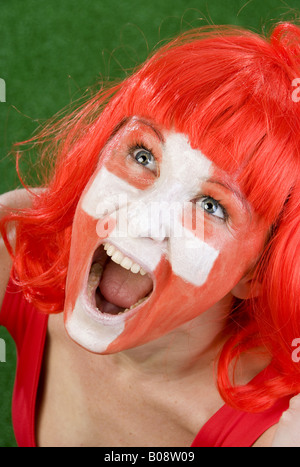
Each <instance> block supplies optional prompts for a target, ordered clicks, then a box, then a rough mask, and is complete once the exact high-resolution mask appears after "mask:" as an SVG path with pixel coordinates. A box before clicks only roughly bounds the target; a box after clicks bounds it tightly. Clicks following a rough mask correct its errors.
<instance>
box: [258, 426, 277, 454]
mask: <svg viewBox="0 0 300 467" xmlns="http://www.w3.org/2000/svg"><path fill="white" fill-rule="evenodd" d="M277 426H278V424H276V425H273V426H271V427H270V428H269V429H268V430H266V431H265V432H264V433H263V434H262V435H261V436H260V437H259V438H258V440H257V441H256V442H255V443H254V444H253V446H252V447H254V448H269V447H271V446H272V442H273V439H274V436H275V432H276V430H277Z"/></svg>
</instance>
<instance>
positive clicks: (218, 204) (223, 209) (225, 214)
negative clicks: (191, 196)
mask: <svg viewBox="0 0 300 467" xmlns="http://www.w3.org/2000/svg"><path fill="white" fill-rule="evenodd" d="M205 199H208V200H211V201H213V202H215V203H216V204H217V209H218V208H220V209H221V210H222V213H223V216H224V217H220V216H215V215H214V214H213V213H210V212H207V211H205V212H206V214H208V215H209V216H212V217H214V218H215V219H218V220H220V221H221V222H226V221H227V220H228V218H229V215H228V212H227V210H226V209H225V208H224V206H223V205H222V203H221V202H220V201H219V200H217V199H215V198H213V197H212V196H209V195H202V196H200V197H198V198H197V199H195V200H194V202H195V203H197V202H200V200H205ZM203 210H204V208H203Z"/></svg>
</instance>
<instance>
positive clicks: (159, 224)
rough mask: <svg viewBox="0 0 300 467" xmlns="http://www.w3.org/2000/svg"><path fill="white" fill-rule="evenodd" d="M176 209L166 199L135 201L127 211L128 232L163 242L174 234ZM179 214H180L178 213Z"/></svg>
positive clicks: (132, 235)
mask: <svg viewBox="0 0 300 467" xmlns="http://www.w3.org/2000/svg"><path fill="white" fill-rule="evenodd" d="M175 211H176V209H175V210H174V206H172V205H170V203H168V202H166V201H164V202H162V201H157V200H156V201H155V200H154V201H149V202H147V203H146V202H135V203H132V204H130V206H129V208H128V213H127V222H128V234H129V236H131V237H147V238H152V239H154V240H156V241H158V242H163V241H164V240H165V239H167V238H168V237H170V235H171V234H172V230H173V226H174V222H175V216H176V212H175ZM177 216H178V214H177Z"/></svg>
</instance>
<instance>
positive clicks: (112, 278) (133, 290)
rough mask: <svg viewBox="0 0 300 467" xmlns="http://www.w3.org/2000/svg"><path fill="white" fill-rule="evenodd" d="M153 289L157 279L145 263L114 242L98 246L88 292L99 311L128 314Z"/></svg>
mask: <svg viewBox="0 0 300 467" xmlns="http://www.w3.org/2000/svg"><path fill="white" fill-rule="evenodd" d="M152 291H153V280H152V278H151V277H150V274H148V273H147V272H146V271H145V270H144V269H143V268H142V266H141V265H139V264H138V263H136V262H135V261H133V260H132V259H131V258H129V257H128V256H126V255H124V254H123V253H122V252H121V251H120V250H118V249H117V248H116V247H115V246H114V245H112V244H111V243H105V244H103V245H100V246H99V247H98V248H97V250H96V251H95V253H94V255H93V259H92V264H91V268H90V272H89V276H88V283H87V296H88V300H89V302H90V303H91V305H92V307H93V308H94V309H96V312H97V313H98V314H99V313H100V314H103V315H111V316H112V315H120V314H125V313H127V312H129V311H132V310H133V309H136V308H138V307H139V306H140V305H141V304H142V303H143V302H145V301H146V300H147V299H148V298H149V297H150V295H151V294H152Z"/></svg>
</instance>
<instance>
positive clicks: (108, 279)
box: [99, 261, 153, 308]
mask: <svg viewBox="0 0 300 467" xmlns="http://www.w3.org/2000/svg"><path fill="white" fill-rule="evenodd" d="M152 287H153V283H152V279H151V278H150V277H149V276H148V274H145V275H144V276H142V275H141V274H140V273H137V274H134V273H133V272H131V271H127V269H124V268H123V267H122V266H119V265H118V264H116V263H114V262H113V261H109V263H108V264H107V266H106V267H105V269H104V272H103V275H102V278H101V282H100V284H99V288H100V291H101V294H102V295H103V297H104V298H105V300H107V301H108V302H110V303H113V304H115V305H117V306H119V307H122V308H130V307H131V305H134V304H135V303H136V302H137V301H138V300H140V299H141V298H144V297H145V296H146V295H147V294H148V293H149V292H151V290H152Z"/></svg>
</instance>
